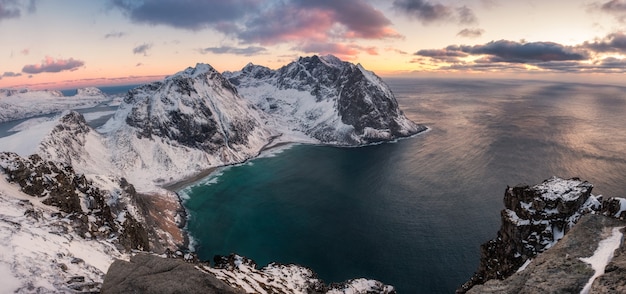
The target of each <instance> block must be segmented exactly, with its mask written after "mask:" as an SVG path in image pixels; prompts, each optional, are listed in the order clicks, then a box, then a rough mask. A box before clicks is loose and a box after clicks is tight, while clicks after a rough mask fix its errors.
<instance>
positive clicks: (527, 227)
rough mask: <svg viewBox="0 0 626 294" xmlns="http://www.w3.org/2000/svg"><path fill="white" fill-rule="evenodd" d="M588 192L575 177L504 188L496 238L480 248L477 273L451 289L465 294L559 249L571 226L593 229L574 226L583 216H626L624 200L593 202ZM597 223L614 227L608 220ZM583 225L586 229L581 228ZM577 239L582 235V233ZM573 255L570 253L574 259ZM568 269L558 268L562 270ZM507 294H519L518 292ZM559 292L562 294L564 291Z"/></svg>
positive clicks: (596, 199) (582, 274) (584, 272)
mask: <svg viewBox="0 0 626 294" xmlns="http://www.w3.org/2000/svg"><path fill="white" fill-rule="evenodd" d="M592 188H593V185H591V184H590V183H588V182H586V181H581V180H580V179H577V178H573V179H569V180H564V179H560V178H556V177H555V178H551V179H548V180H546V181H544V182H543V183H541V184H539V185H535V186H526V185H523V186H516V187H507V189H506V191H505V195H504V204H505V209H504V210H502V213H501V216H502V226H501V228H500V230H499V231H498V236H497V238H495V239H492V240H490V241H488V242H487V243H485V244H483V245H481V248H480V249H481V259H480V265H479V267H478V270H477V272H476V273H475V274H474V275H473V276H472V277H471V279H470V280H469V281H468V282H466V283H465V284H463V285H462V286H461V287H460V288H459V289H458V290H457V293H465V292H466V291H468V290H469V289H473V288H472V287H474V286H475V285H480V284H483V283H485V282H487V281H490V280H503V279H505V278H507V277H509V276H511V275H513V274H514V273H515V272H516V271H518V270H519V269H520V267H522V265H524V264H525V263H526V262H529V261H530V260H531V259H533V258H535V257H537V256H542V255H543V253H542V252H544V251H546V250H549V249H550V248H552V247H553V246H555V244H560V243H561V242H562V241H559V240H561V238H563V236H564V235H565V236H566V234H568V232H569V231H570V229H572V228H573V227H583V228H584V229H583V228H581V229H578V232H584V230H593V228H595V227H594V226H597V225H593V224H594V223H592V222H589V223H585V224H584V225H576V223H577V222H578V221H579V219H581V217H582V216H583V215H586V214H589V213H597V214H604V215H605V216H609V217H611V218H618V219H623V217H624V214H623V212H624V211H626V200H625V199H621V198H608V199H605V200H604V201H603V200H602V198H601V197H595V196H593V195H592V194H591V190H592ZM603 218H604V217H603ZM598 222H600V223H614V222H612V221H610V220H601V221H598ZM585 226H590V227H587V228H585ZM581 234H583V235H584V234H585V233H581ZM571 238H577V239H579V238H584V236H579V237H571ZM596 239H597V238H596ZM598 241H599V240H595V241H594V240H591V241H585V242H592V243H593V242H596V244H597V242H598ZM568 242H569V241H568ZM562 246H563V247H565V248H569V247H567V246H570V245H562ZM592 247H593V246H592ZM559 250H560V249H555V250H554V251H556V252H560V251H559ZM568 250H569V249H568ZM568 254H571V253H568ZM578 254H579V253H576V254H575V255H578ZM589 255H591V254H589ZM589 255H587V256H589ZM581 256H584V255H581ZM544 259H546V260H549V258H543V259H542V260H544ZM557 259H559V261H554V262H560V264H562V262H563V261H561V260H560V259H561V258H560V257H559V258H557ZM536 260H538V259H536ZM546 262H547V261H546ZM533 263H535V261H533ZM568 264H569V263H568ZM562 265H563V264H562ZM570 265H571V264H570ZM570 265H563V266H564V267H567V266H570ZM576 271H577V274H580V277H586V279H589V277H590V276H591V274H593V271H591V274H589V275H588V273H589V270H584V269H583V268H581V269H580V270H576ZM538 272H540V271H538ZM541 276H542V274H538V275H537V277H538V278H541ZM569 278H571V279H574V280H576V279H578V278H579V277H578V276H575V275H573V276H571V277H569ZM559 279H561V278H559ZM585 281H586V280H585ZM492 283H496V282H492ZM515 283H517V282H515ZM524 283H526V282H524ZM572 283H573V284H572V285H571V286H572V287H574V288H576V287H578V286H579V284H578V282H576V283H574V282H572ZM499 285H500V284H499ZM502 285H504V284H502ZM516 285H517V284H516ZM583 285H584V284H583ZM500 286H501V285H500ZM500 286H497V287H495V288H493V289H499V288H498V287H500ZM518 286H519V285H517V286H515V287H518ZM502 287H504V286H502ZM506 287H509V286H506ZM538 287H539V286H538ZM580 288H582V286H581V287H580ZM478 289H480V290H477V291H478V292H474V293H481V291H482V289H485V288H482V287H481V288H478ZM490 289H491V288H490ZM503 289H504V288H503ZM506 289H509V288H506ZM511 289H517V290H519V289H518V288H511ZM524 289H532V288H524ZM537 289H539V288H537ZM537 289H535V290H537ZM572 289H573V288H572ZM576 289H579V288H576ZM517 290H511V291H504V293H517V292H520V291H517ZM490 291H491V290H490ZM494 291H496V290H494ZM563 291H566V292H568V290H563ZM578 291H580V290H578ZM496 292H497V291H496ZM522 292H524V291H522ZM539 292H545V291H539ZM490 293H491V292H490ZM520 293H521V292H520ZM524 293H534V292H533V291H530V292H524ZM568 293H569V292H568Z"/></svg>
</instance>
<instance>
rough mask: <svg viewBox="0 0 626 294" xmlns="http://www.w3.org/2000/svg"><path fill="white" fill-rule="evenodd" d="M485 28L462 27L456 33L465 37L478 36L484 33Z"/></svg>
mask: <svg viewBox="0 0 626 294" xmlns="http://www.w3.org/2000/svg"><path fill="white" fill-rule="evenodd" d="M484 32H485V30H483V29H462V30H461V31H460V32H458V33H457V34H456V35H457V36H460V37H465V38H478V37H480V36H482V35H483V33H484Z"/></svg>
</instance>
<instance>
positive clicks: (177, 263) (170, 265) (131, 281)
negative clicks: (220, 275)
mask: <svg viewBox="0 0 626 294" xmlns="http://www.w3.org/2000/svg"><path fill="white" fill-rule="evenodd" d="M102 293H245V292H243V291H240V290H237V289H234V288H232V287H230V286H228V285H227V284H225V283H224V282H222V281H220V280H218V279H217V278H215V277H214V276H213V275H211V274H210V273H206V272H203V271H200V270H198V269H197V268H196V267H195V266H194V265H193V264H190V263H186V262H185V261H182V260H180V259H171V258H161V257H158V256H155V255H149V254H138V255H135V256H133V257H131V259H130V261H129V262H128V261H122V260H116V261H115V262H113V264H111V266H110V267H109V270H108V272H107V274H106V276H105V279H104V283H103V284H102Z"/></svg>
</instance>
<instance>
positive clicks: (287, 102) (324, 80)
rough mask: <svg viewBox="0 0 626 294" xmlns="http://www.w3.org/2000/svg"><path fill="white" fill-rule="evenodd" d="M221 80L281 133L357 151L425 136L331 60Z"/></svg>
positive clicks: (356, 73) (379, 93) (372, 79)
mask: <svg viewBox="0 0 626 294" xmlns="http://www.w3.org/2000/svg"><path fill="white" fill-rule="evenodd" d="M224 75H225V76H226V77H227V78H228V79H229V80H230V82H231V83H233V84H234V85H236V86H237V88H238V90H239V92H240V93H241V94H242V95H243V96H244V97H245V98H247V99H249V100H250V101H252V102H253V103H254V104H255V105H256V106H257V107H259V108H260V109H262V110H264V111H265V112H266V113H268V114H270V116H271V117H272V118H273V120H274V123H275V125H276V126H275V127H276V129H279V130H281V131H282V132H283V133H304V134H305V135H306V136H309V137H312V138H314V139H315V140H318V141H319V142H322V143H330V144H339V145H360V144H368V143H372V142H378V141H389V140H393V139H395V138H398V137H405V136H409V135H412V134H416V133H418V132H420V131H423V130H425V127H423V126H419V125H416V124H415V123H413V122H411V121H410V120H408V119H407V118H406V117H405V116H404V114H403V113H402V111H400V109H399V108H398V103H397V102H396V99H395V97H394V95H393V93H392V92H391V90H390V89H389V87H388V86H387V85H386V84H385V83H384V82H383V81H382V80H381V79H380V78H379V77H378V76H376V75H375V74H374V73H372V72H370V71H367V70H365V69H364V68H363V67H362V66H361V65H360V64H357V65H355V64H352V63H349V62H345V61H341V60H340V59H339V58H337V57H335V56H332V55H327V56H322V57H319V56H311V57H300V58H298V60H296V61H294V62H291V63H289V64H288V65H286V66H283V67H281V68H280V69H278V70H271V69H269V68H266V67H262V66H258V65H252V64H248V65H246V67H244V68H243V69H242V70H241V71H238V72H225V73H224Z"/></svg>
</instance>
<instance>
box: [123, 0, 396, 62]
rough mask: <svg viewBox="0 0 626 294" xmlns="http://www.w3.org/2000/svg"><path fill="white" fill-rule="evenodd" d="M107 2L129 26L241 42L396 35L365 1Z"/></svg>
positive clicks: (304, 42) (302, 41) (331, 40)
mask: <svg viewBox="0 0 626 294" xmlns="http://www.w3.org/2000/svg"><path fill="white" fill-rule="evenodd" d="M111 1H112V3H113V4H114V6H116V7H118V8H120V9H121V10H122V11H123V12H124V13H125V14H126V15H127V16H128V17H129V18H130V19H131V20H132V21H134V22H138V23H146V24H151V25H157V24H160V25H168V26H172V27H175V28H180V29H188V30H201V29H205V28H211V29H213V30H216V31H219V32H221V33H224V34H226V35H229V36H233V37H234V38H236V39H237V40H239V41H241V43H244V44H261V45H275V44H279V43H292V44H295V45H296V46H306V45H307V44H308V43H310V42H318V43H325V44H327V43H337V42H345V41H346V40H348V39H384V38H399V37H401V35H400V34H399V33H398V32H396V31H395V30H394V29H393V28H392V24H391V21H390V20H389V19H388V18H387V17H385V15H384V14H383V13H382V12H381V11H379V10H377V9H376V8H374V7H373V6H372V5H371V4H370V3H369V2H368V1H367V0H343V1H334V0H316V1H309V0H282V1H260V0H234V1H222V0H207V1H176V0H153V1H141V2H139V1H131V0H111ZM208 49H211V50H209V51H220V50H222V49H225V48H217V47H216V48H208ZM229 52H236V51H234V50H230V51H229ZM247 52H248V51H245V52H243V53H247Z"/></svg>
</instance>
